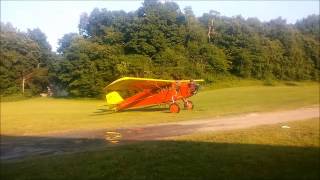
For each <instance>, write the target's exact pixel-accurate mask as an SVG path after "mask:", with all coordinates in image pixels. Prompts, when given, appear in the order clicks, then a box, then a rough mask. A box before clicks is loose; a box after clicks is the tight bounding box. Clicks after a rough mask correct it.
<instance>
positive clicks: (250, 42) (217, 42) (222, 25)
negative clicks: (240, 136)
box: [0, 0, 320, 97]
mask: <svg viewBox="0 0 320 180" xmlns="http://www.w3.org/2000/svg"><path fill="white" fill-rule="evenodd" d="M319 38H320V30H319V15H310V16H308V17H306V18H304V19H301V20H299V21H297V22H296V23H295V24H288V23H286V20H285V19H282V18H277V19H273V20H270V21H268V22H261V21H259V19H257V18H247V19H244V18H243V17H241V16H235V17H226V16H222V15H220V13H219V12H217V11H214V10H212V11H210V12H208V13H204V14H203V15H202V16H201V17H196V16H195V15H194V13H193V11H192V9H191V7H186V8H184V9H183V10H181V9H180V7H179V6H178V5H177V4H176V3H174V2H165V3H160V2H158V1H155V0H145V1H144V2H143V4H142V6H141V7H140V8H139V9H137V10H136V11H132V12H128V13H127V12H124V11H109V10H107V9H99V8H95V9H93V11H92V12H91V13H90V14H86V13H83V14H81V16H80V22H79V33H69V34H65V35H64V36H63V37H62V38H61V39H60V40H59V47H58V49H57V53H54V52H52V51H51V47H50V45H49V43H48V42H47V39H46V36H45V34H44V33H43V32H41V30H40V29H33V30H28V31H27V32H20V31H19V30H17V29H16V28H14V27H13V26H12V25H11V24H9V23H7V24H4V23H1V52H0V57H1V71H0V79H1V82H0V89H1V94H2V95H8V94H14V93H19V92H21V88H22V87H21V86H22V80H23V79H24V80H25V86H26V89H27V92H28V93H29V94H31V95H32V94H33V95H35V94H39V93H40V92H43V91H46V90H47V87H50V88H51V89H52V90H53V91H54V93H55V95H69V96H77V97H98V96H100V95H101V94H103V87H105V86H106V85H107V84H108V83H110V82H112V81H114V80H116V79H117V78H120V77H123V76H135V77H149V78H163V79H191V78H192V79H195V78H204V79H205V80H206V81H207V82H213V81H214V80H215V78H216V77H218V76H237V77H242V78H256V79H278V80H318V78H319V77H318V75H319V72H320V64H319V62H320V60H319V59H320V57H319V47H320V46H319Z"/></svg>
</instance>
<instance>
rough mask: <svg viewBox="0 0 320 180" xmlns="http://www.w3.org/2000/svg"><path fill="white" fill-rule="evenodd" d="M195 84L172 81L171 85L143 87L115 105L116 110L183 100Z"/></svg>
mask: <svg viewBox="0 0 320 180" xmlns="http://www.w3.org/2000/svg"><path fill="white" fill-rule="evenodd" d="M195 92H196V85H195V84H194V83H192V82H189V83H172V85H171V86H167V87H161V88H157V89H144V90H143V91H141V92H139V93H137V94H135V95H133V96H131V97H129V98H126V99H125V100H124V101H123V102H122V103H120V104H119V105H117V110H118V111H119V110H123V109H129V108H138V107H144V106H151V105H157V104H164V103H171V102H175V101H177V100H185V99H186V98H188V97H190V96H192V95H194V93H195Z"/></svg>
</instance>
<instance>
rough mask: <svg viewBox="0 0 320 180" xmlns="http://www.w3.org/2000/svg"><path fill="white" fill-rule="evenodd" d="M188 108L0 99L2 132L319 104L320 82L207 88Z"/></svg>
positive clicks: (137, 122) (146, 121)
mask: <svg viewBox="0 0 320 180" xmlns="http://www.w3.org/2000/svg"><path fill="white" fill-rule="evenodd" d="M191 100H192V101H193V102H194V104H195V108H194V110H193V111H181V112H180V113H179V114H171V113H168V110H167V107H154V108H145V109H137V110H129V111H124V112H119V113H112V112H110V111H108V110H106V106H105V102H104V101H103V100H89V99H77V100H74V99H54V98H33V99H28V100H21V101H12V102H1V134H6V135H30V134H39V133H50V132H57V131H65V130H79V129H99V128H116V127H128V126H132V125H143V124H151V123H162V122H173V121H182V120H190V119H201V118H208V117H216V116H222V115H230V114H238V113H247V112H259V111H272V110H283V109H292V108H298V107H303V106H310V105H314V104H318V103H319V102H318V101H319V86H318V84H315V83H309V84H302V85H297V86H284V85H281V86H262V85H260V86H248V87H233V88H224V89H215V90H212V89H210V88H208V89H207V90H206V89H204V90H203V91H200V92H199V94H197V95H196V96H194V97H192V98H191Z"/></svg>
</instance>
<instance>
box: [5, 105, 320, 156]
mask: <svg viewBox="0 0 320 180" xmlns="http://www.w3.org/2000/svg"><path fill="white" fill-rule="evenodd" d="M317 117H319V106H313V107H309V108H300V109H295V110H289V111H277V112H266V113H249V114H244V115H236V116H227V117H221V118H212V119H203V120H199V119H198V120H191V121H184V122H175V123H164V124H155V125H148V126H141V127H133V128H126V129H123V128H122V129H121V128H120V129H99V130H91V131H70V132H61V133H54V134H46V135H43V136H40V135H38V136H6V135H3V136H1V160H17V159H22V158H25V157H30V156H37V155H52V154H61V153H71V152H79V151H89V150H97V149H99V148H105V147H107V146H114V145H119V144H123V143H127V142H135V141H145V140H159V139H163V138H168V137H172V136H179V135H186V134H192V133H196V132H206V131H225V130H233V129H241V128H250V127H254V126H260V125H267V124H278V123H283V124H285V123H286V122H288V121H297V120H304V119H311V118H317Z"/></svg>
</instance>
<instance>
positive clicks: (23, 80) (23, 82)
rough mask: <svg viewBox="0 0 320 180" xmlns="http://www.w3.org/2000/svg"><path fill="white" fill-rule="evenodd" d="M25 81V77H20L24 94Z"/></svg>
mask: <svg viewBox="0 0 320 180" xmlns="http://www.w3.org/2000/svg"><path fill="white" fill-rule="evenodd" d="M25 82H26V79H25V78H24V77H22V94H24V84H25Z"/></svg>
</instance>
